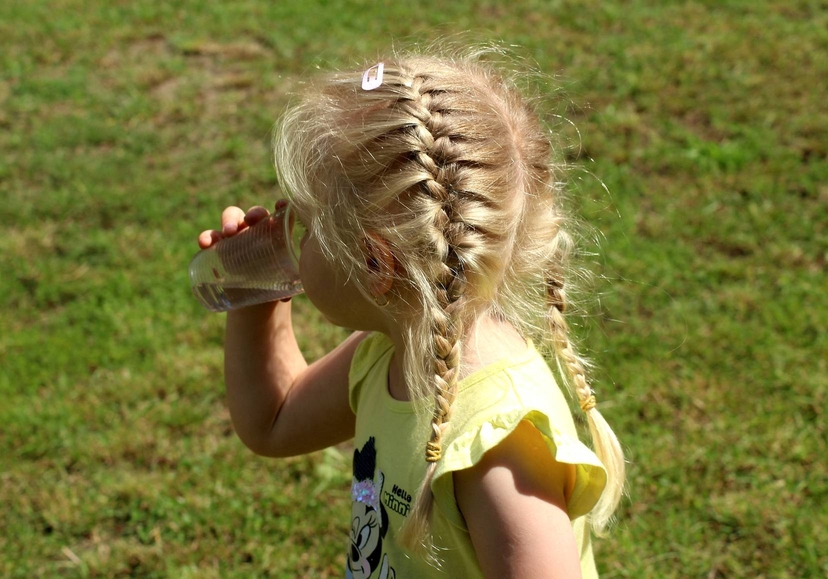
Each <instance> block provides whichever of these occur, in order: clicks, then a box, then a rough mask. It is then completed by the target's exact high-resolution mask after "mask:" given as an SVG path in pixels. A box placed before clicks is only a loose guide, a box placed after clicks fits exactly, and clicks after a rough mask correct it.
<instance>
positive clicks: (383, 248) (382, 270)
mask: <svg viewBox="0 0 828 579" xmlns="http://www.w3.org/2000/svg"><path fill="white" fill-rule="evenodd" d="M362 243H363V244H364V245H365V262H366V265H367V266H368V290H369V291H370V292H371V296H373V297H374V298H378V297H380V296H383V295H385V294H386V293H388V291H389V290H390V289H391V287H392V286H393V285H394V277H395V274H396V271H397V258H396V257H394V253H393V252H392V251H391V246H390V245H389V243H388V241H386V240H385V239H384V238H383V237H381V236H379V235H377V234H376V233H366V234H365V237H363V238H362Z"/></svg>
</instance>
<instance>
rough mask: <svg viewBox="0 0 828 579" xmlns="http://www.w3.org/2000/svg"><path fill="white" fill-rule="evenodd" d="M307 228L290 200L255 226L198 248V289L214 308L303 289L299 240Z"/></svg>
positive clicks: (194, 266) (194, 274)
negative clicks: (204, 247) (294, 213)
mask: <svg viewBox="0 0 828 579" xmlns="http://www.w3.org/2000/svg"><path fill="white" fill-rule="evenodd" d="M303 229H304V228H303V226H302V225H301V223H300V222H299V221H298V220H297V219H295V217H294V216H293V214H292V211H291V208H290V204H287V203H286V204H284V205H280V206H278V207H277V208H276V211H275V212H274V213H272V214H271V215H269V216H268V217H266V218H265V219H262V220H261V221H259V222H258V223H256V224H255V225H253V226H252V227H248V228H247V229H245V230H244V231H242V232H240V233H238V234H236V235H234V236H232V237H228V238H226V239H222V240H221V241H219V242H218V243H216V244H215V245H213V246H211V247H208V248H207V249H204V250H201V251H199V252H198V253H197V254H196V255H195V257H193V259H192V261H191V262H190V283H191V284H192V288H193V293H194V294H195V296H196V297H197V298H198V300H199V301H200V302H201V303H202V304H203V305H204V307H205V308H207V309H208V310H211V311H213V312H226V311H229V310H235V309H238V308H243V307H246V306H252V305H255V304H261V303H265V302H273V301H277V300H282V299H285V298H289V297H291V296H295V295H297V294H300V293H302V291H303V289H302V281H301V280H300V279H299V240H300V239H301V238H302V235H303V234H304V231H303Z"/></svg>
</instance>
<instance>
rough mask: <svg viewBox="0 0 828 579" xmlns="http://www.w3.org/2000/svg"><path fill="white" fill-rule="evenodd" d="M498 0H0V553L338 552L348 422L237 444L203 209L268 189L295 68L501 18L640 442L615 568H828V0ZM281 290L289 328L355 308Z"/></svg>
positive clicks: (617, 412) (308, 558) (591, 320)
mask: <svg viewBox="0 0 828 579" xmlns="http://www.w3.org/2000/svg"><path fill="white" fill-rule="evenodd" d="M513 4H514V5H500V4H498V3H488V4H486V5H485V6H482V7H481V6H480V5H479V3H470V2H469V3H462V2H461V3H457V2H455V3H449V4H445V5H444V4H439V5H438V4H437V3H431V2H426V3H420V4H418V5H417V8H415V7H413V6H412V5H411V4H409V3H388V4H387V5H386V6H384V7H383V8H382V9H379V8H371V9H368V8H367V5H366V4H364V3H360V2H345V1H338V2H304V3H298V2H258V1H252V0H250V1H246V2H233V3H146V2H133V3H126V4H117V5H115V4H111V3H104V2H82V1H61V2H57V3H47V2H26V3H21V2H15V3H6V4H3V5H2V6H0V37H2V38H3V46H4V48H3V50H2V51H0V200H2V203H0V223H2V225H3V232H2V234H0V255H2V270H0V312H2V313H0V394H1V395H2V400H3V403H2V404H0V425H2V426H0V503H2V504H3V508H2V509H0V529H2V532H0V553H2V555H0V575H3V576H10V577H33V576H37V577H54V576H100V577H110V576H118V575H123V576H128V575H135V576H158V577H161V576H169V577H224V576H235V575H242V576H246V575H249V576H261V575H267V574H269V575H270V576H277V577H335V576H341V575H342V567H343V564H344V553H345V550H344V549H345V537H346V528H347V522H348V521H347V511H348V508H349V497H348V494H347V486H348V481H349V480H350V474H349V468H350V467H349V454H350V450H349V448H348V447H347V445H344V446H343V447H342V448H340V449H333V450H330V451H326V452H325V453H317V454H315V455H312V456H309V457H300V458H295V459H290V460H282V461H270V460H265V459H261V458H257V457H255V456H253V455H252V454H251V453H250V452H249V451H247V450H246V449H245V448H244V447H243V446H242V444H241V443H240V442H239V441H238V439H237V438H236V437H235V435H234V434H233V432H232V427H231V425H230V421H229V416H228V413H227V410H226V406H225V403H224V393H223V384H222V340H223V316H222V315H213V314H209V313H207V312H206V311H204V310H202V309H201V308H200V306H199V305H198V303H197V302H196V301H195V300H194V299H193V298H192V296H191V295H190V293H189V289H188V284H187V276H186V264H187V262H188V260H189V258H190V257H191V255H192V254H193V253H194V251H195V250H196V245H195V237H196V235H197V233H198V232H199V231H201V230H202V229H205V228H208V227H211V226H213V225H214V224H215V223H216V220H217V219H218V216H219V213H220V211H221V209H222V208H223V207H224V206H225V205H227V204H230V203H235V204H239V205H241V206H242V207H247V206H250V205H254V204H261V203H271V202H272V201H273V200H274V197H275V195H276V179H275V175H274V173H273V170H272V168H271V163H270V154H269V150H268V141H269V134H270V129H271V125H272V123H273V121H274V120H275V119H276V117H277V116H278V114H279V112H280V110H281V109H282V108H283V107H284V105H285V104H286V102H287V100H288V98H289V95H290V93H291V92H292V91H294V90H295V89H296V87H297V86H298V84H299V83H300V82H301V81H302V79H303V77H304V76H305V75H306V74H309V73H311V72H313V71H314V70H315V69H316V67H317V66H322V67H325V66H329V65H336V64H338V63H348V62H351V61H352V59H353V58H354V57H356V56H365V57H366V58H369V59H370V58H372V57H373V56H374V55H376V54H377V53H378V52H379V51H381V50H383V49H385V48H386V47H387V46H388V45H389V44H390V43H391V42H392V41H395V42H427V41H429V40H430V39H432V38H434V37H436V36H438V35H440V34H447V33H452V32H456V31H462V30H466V29H471V30H473V31H474V32H473V33H472V34H471V35H469V36H468V38H471V39H475V40H478V41H486V40H502V41H503V42H505V43H507V44H511V43H515V44H520V45H521V46H522V48H521V49H520V50H519V53H520V54H524V55H527V56H528V57H529V58H532V59H534V60H536V61H537V62H538V65H539V67H540V68H541V69H542V70H543V71H544V72H546V73H548V74H549V75H550V79H551V78H553V77H554V80H550V82H549V84H548V85H544V86H541V88H540V90H541V92H542V96H544V97H545V98H548V99H556V98H563V99H564V102H563V104H552V105H551V106H550V107H549V108H550V110H553V111H566V116H567V117H568V119H569V120H571V121H572V122H573V123H574V125H575V126H576V127H577V129H578V133H576V132H575V131H574V130H573V129H571V128H566V127H568V125H565V124H564V125H562V130H563V131H564V133H565V134H566V136H567V137H568V138H569V140H568V146H567V147H566V150H565V151H564V153H565V154H566V156H567V158H568V159H569V160H570V162H571V163H572V164H573V171H572V173H571V179H572V188H571V190H572V199H571V201H572V204H573V206H574V209H575V210H576V211H577V212H578V214H579V215H580V216H581V217H582V218H583V219H584V220H585V221H586V222H588V223H589V224H591V226H592V227H593V229H592V231H588V232H587V237H588V238H590V237H596V238H598V239H600V246H596V247H591V248H589V249H590V250H591V251H594V252H597V253H596V255H595V257H594V258H593V259H592V260H591V261H592V263H590V264H589V265H590V266H591V267H592V268H593V269H594V270H595V272H596V273H597V274H598V277H597V283H596V286H595V288H594V289H595V292H596V295H595V298H594V299H592V300H587V302H586V310H587V312H588V314H589V315H588V316H586V317H585V318H584V319H583V320H581V321H580V322H581V323H580V326H579V331H581V333H582V338H583V339H582V341H583V343H584V344H585V346H586V347H588V349H589V354H590V355H591V357H592V358H593V359H594V360H595V361H596V363H597V364H598V370H597V371H596V376H595V378H596V381H595V387H596V389H597V391H598V395H599V400H600V402H601V404H602V409H603V410H604V413H605V415H606V416H607V417H608V419H609V420H610V422H611V423H612V425H613V426H614V428H615V429H616V431H617V433H618V434H619V437H620V438H621V439H622V441H623V443H624V445H625V447H626V449H627V451H628V454H629V457H630V461H631V463H630V478H629V489H630V500H629V501H628V502H627V503H625V505H624V507H623V508H622V510H621V512H620V513H619V520H618V525H617V527H616V529H615V530H614V532H613V534H612V535H611V536H610V537H609V538H608V539H603V540H599V541H598V542H597V543H596V551H597V559H598V565H599V569H601V571H602V573H603V576H605V577H636V578H637V577H720V578H724V577H818V576H823V575H825V574H828V558H826V554H825V549H824V544H825V542H826V540H828V528H827V527H828V517H826V515H825V514H824V508H823V507H824V504H825V502H826V500H828V489H827V488H826V486H828V485H826V481H828V471H826V463H825V461H824V459H823V458H822V457H824V456H825V454H826V445H825V440H826V431H825V411H824V409H825V408H826V390H828V368H826V361H825V359H826V357H825V354H824V353H825V352H826V351H828V343H826V341H827V340H826V335H827V334H826V327H828V298H826V293H825V285H826V283H825V280H826V276H825V269H826V262H828V233H826V224H828V185H826V183H828V161H826V156H828V153H827V152H826V147H827V146H828V145H827V144H826V140H825V135H826V134H828V113H826V108H825V106H824V92H825V90H824V85H825V81H824V79H825V78H826V77H828V53H826V51H825V50H824V48H825V45H826V40H828V38H826V30H828V16H826V13H825V11H824V9H821V8H820V6H819V3H815V2H807V1H800V2H777V1H766V2H739V1H733V2H722V3H711V2H697V3H677V2H670V3H661V4H659V5H654V4H653V3H641V2H597V1H596V2H586V3H583V2H580V3H575V2H569V1H564V2H546V1H544V2H534V1H532V2H524V3H513ZM604 186H605V187H606V188H605V187H604ZM296 311H297V316H296V319H297V326H298V327H299V330H300V340H301V344H302V346H303V348H304V349H305V351H306V352H307V355H308V357H309V358H316V357H318V356H320V355H321V354H322V353H323V352H325V351H326V350H327V349H328V348H330V347H331V346H332V345H334V344H336V343H337V342H338V340H339V339H341V337H342V336H343V331H341V330H338V329H335V328H330V327H329V326H327V325H325V324H324V322H323V320H322V318H321V317H320V316H319V315H318V314H316V313H315V312H314V311H313V310H312V308H311V307H310V305H309V304H308V303H307V301H306V300H304V299H303V298H300V299H297V303H296Z"/></svg>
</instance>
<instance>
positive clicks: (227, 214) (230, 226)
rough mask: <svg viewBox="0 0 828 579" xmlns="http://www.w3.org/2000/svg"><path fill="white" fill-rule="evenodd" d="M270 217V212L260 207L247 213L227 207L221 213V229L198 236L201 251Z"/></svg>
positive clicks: (203, 232)
mask: <svg viewBox="0 0 828 579" xmlns="http://www.w3.org/2000/svg"><path fill="white" fill-rule="evenodd" d="M268 215H270V212H269V211H268V210H267V209H265V208H264V207H261V206H258V205H257V206H255V207H251V208H250V210H249V211H248V212H247V213H245V212H244V211H242V210H241V209H239V208H238V207H233V206H231V207H227V208H226V209H225V210H224V211H223V212H222V213H221V229H218V230H217V229H208V230H206V231H202V232H201V234H199V236H198V246H199V247H200V248H201V249H207V248H208V247H211V246H213V245H214V244H216V243H218V242H219V241H221V240H222V239H224V238H225V237H232V236H233V235H236V234H237V233H238V232H240V231H244V230H245V229H247V228H248V227H251V226H253V225H255V224H256V223H258V222H259V221H261V220H262V219H264V218H265V217H267V216H268Z"/></svg>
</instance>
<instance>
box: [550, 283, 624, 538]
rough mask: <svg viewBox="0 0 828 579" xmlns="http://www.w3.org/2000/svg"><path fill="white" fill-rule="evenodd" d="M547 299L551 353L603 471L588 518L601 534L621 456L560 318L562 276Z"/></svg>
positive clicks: (620, 481) (614, 496) (617, 491)
mask: <svg viewBox="0 0 828 579" xmlns="http://www.w3.org/2000/svg"><path fill="white" fill-rule="evenodd" d="M547 296H548V300H549V312H548V317H549V328H550V333H551V337H552V342H553V345H554V347H555V352H556V353H557V355H558V359H559V360H560V361H561V362H562V363H563V366H564V367H565V370H566V375H568V376H569V377H570V379H571V387H572V389H573V390H574V391H575V395H576V396H577V398H578V402H579V405H580V407H581V410H583V411H584V413H585V414H586V417H587V424H588V425H589V431H590V434H591V435H592V441H593V445H594V446H595V453H596V454H597V455H598V458H599V459H600V460H601V462H602V463H603V464H604V467H605V468H606V471H607V487H606V489H605V490H604V493H603V494H602V495H601V498H600V500H599V501H598V504H597V505H596V506H595V508H594V509H593V511H592V513H591V514H590V521H591V523H592V527H593V529H594V530H595V531H596V533H598V534H602V533H603V531H604V530H605V529H606V527H607V526H608V524H609V522H610V519H611V518H612V513H613V512H614V511H615V509H616V507H617V506H618V503H619V502H620V500H621V495H622V493H623V490H624V478H625V465H624V454H623V451H622V449H621V445H620V444H619V442H618V439H617V438H616V436H615V433H613V431H612V429H611V428H610V427H609V425H608V424H607V422H606V420H605V419H604V417H603V416H602V415H601V413H600V412H598V409H597V408H596V407H595V404H596V400H595V393H594V392H593V390H592V388H591V387H590V385H589V382H588V381H587V375H586V363H585V361H584V359H583V358H581V357H580V356H579V355H578V354H577V353H576V351H575V348H574V346H573V345H572V342H571V340H570V339H569V325H568V324H567V322H566V318H565V316H564V312H565V311H566V306H567V302H566V292H565V289H564V283H563V280H562V275H560V273H559V272H554V273H552V274H551V275H549V276H548V278H547Z"/></svg>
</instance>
